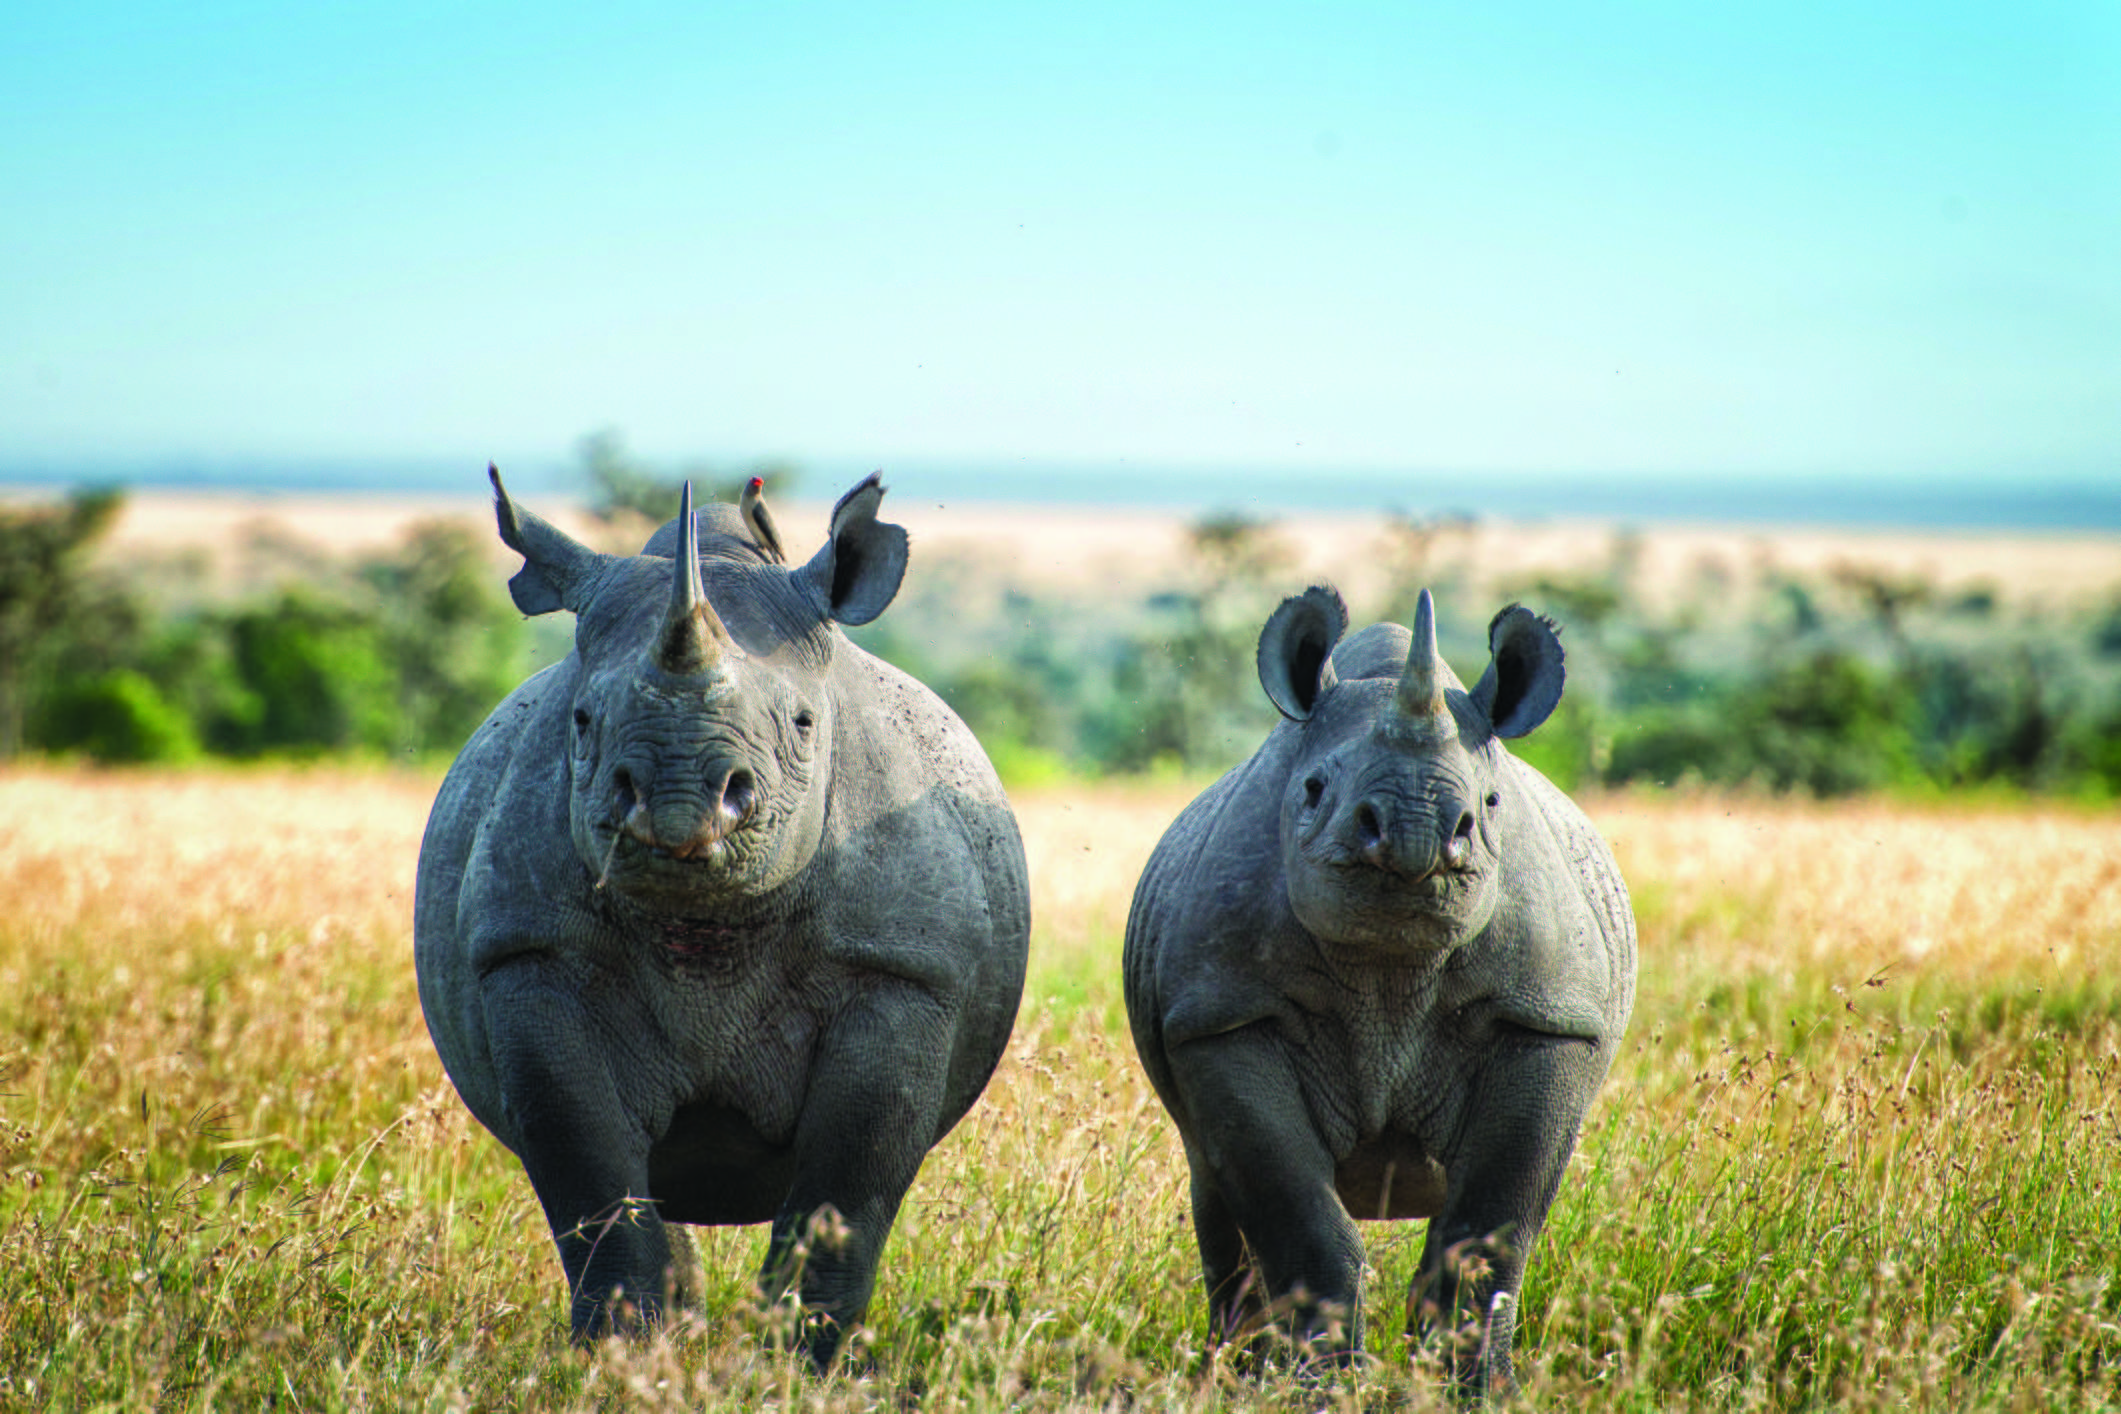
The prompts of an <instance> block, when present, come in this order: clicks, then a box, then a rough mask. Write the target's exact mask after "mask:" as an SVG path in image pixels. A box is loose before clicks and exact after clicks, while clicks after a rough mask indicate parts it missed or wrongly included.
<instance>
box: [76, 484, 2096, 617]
mask: <svg viewBox="0 0 2121 1414" xmlns="http://www.w3.org/2000/svg"><path fill="white" fill-rule="evenodd" d="M523 501H524V504H526V505H528V506H530V507H531V508H532V509H534V510H536V511H537V512H538V513H539V514H541V515H543V516H545V517H546V518H547V519H548V520H551V521H553V522H554V523H555V524H557V525H559V526H560V527H561V528H563V529H565V530H567V531H568V532H569V533H570V534H573V535H576V536H578V537H580V538H583V539H585V540H588V541H591V542H592V543H596V544H598V545H599V546H600V548H605V549H608V550H612V551H631V550H633V549H636V548H638V546H639V543H640V541H641V539H642V538H644V536H645V527H633V528H622V529H619V530H612V529H610V528H608V527H603V526H600V525H599V524H598V523H597V522H596V521H595V520H594V519H592V518H591V517H589V516H588V515H587V514H586V513H585V512H584V511H583V510H582V509H581V507H580V506H579V504H576V503H573V502H570V501H566V500H553V499H549V498H545V497H538V496H529V497H524V498H523ZM885 504H886V508H887V515H888V517H889V518H892V519H895V520H897V521H898V522H900V523H901V524H903V525H905V526H906V527H907V529H908V530H909V532H910V533H911V534H912V536H913V541H914V547H915V548H914V553H915V557H916V558H915V563H916V565H918V564H920V563H921V562H922V561H923V560H925V559H930V558H933V559H935V560H948V561H952V562H955V563H958V564H962V565H964V566H966V567H967V569H968V570H969V571H971V572H973V573H976V574H998V575H1000V576H1001V577H1002V579H1003V580H1004V581H1006V582H1010V583H1015V584H1018V585H1021V586H1023V587H1024V588H1026V589H1028V590H1031V591H1034V592H1046V593H1064V594H1069V595H1080V596H1096V595H1103V594H1110V593H1116V592H1119V593H1124V592H1135V591H1138V590H1141V589H1143V588H1145V587H1155V586H1158V585H1160V584H1162V583H1163V582H1165V580H1167V579H1168V578H1169V577H1170V576H1171V575H1173V574H1174V573H1175V568H1174V567H1176V566H1180V565H1182V564H1183V563H1184V562H1185V546H1186V540H1187V528H1188V524H1189V522H1188V520H1187V519H1186V518H1185V517H1183V516H1179V515H1175V514H1171V513H1168V512H1161V511H1152V510H1125V509H1111V508H1086V507H1067V506H1023V505H1000V504H981V503H977V502H944V503H938V502H936V501H935V500H934V499H933V498H932V497H923V496H921V495H920V494H919V489H918V486H917V485H915V484H910V483H909V484H901V485H898V486H897V487H896V489H895V490H894V492H893V494H892V495H891V496H890V497H889V498H888V499H887V501H886V503H885ZM830 509H831V506H830V502H827V501H811V500H795V501H790V502H788V503H786V504H785V505H780V504H777V505H776V507H775V514H776V516H777V518H778V520H779V522H780V526H781V534H782V538H783V539H784V540H785V541H786V542H787V544H788V545H789V546H790V549H791V553H794V554H797V555H799V557H803V558H807V556H808V554H809V552H810V550H811V549H812V548H813V547H815V546H817V545H819V544H821V543H822V542H823V538H824V529H825V518H826V515H827V513H828V512H829V510H830ZM436 518H440V519H447V520H455V521H460V522H462V523H464V524H466V525H469V526H471V527H473V528H474V529H475V530H476V532H477V533H478V534H479V535H480V536H481V537H482V538H484V539H485V540H486V541H488V542H489V543H490V544H491V545H492V547H493V555H494V563H495V564H496V565H497V566H499V565H502V564H505V563H513V559H512V557H511V556H510V555H509V554H508V553H507V551H506V550H505V548H504V547H502V546H501V544H500V542H499V540H498V538H497V537H495V536H494V534H493V519H492V512H491V510H490V508H489V504H488V501H487V498H486V496H485V494H484V487H483V486H482V485H479V484H476V482H475V481H474V482H473V483H471V484H467V487H466V490H465V493H464V494H463V495H459V496H444V495H430V496H381V495H378V496H358V495H343V496H310V495H300V494H286V495H274V496H237V495H219V494H210V493H199V492H169V491H155V490H142V491H135V492H133V493H131V494H130V495H129V497H128V500H127V503H126V506H125V510H124V512H123V514H122V516H121V518H120V520H119V522H118V524H117V526H116V528H115V529H114V531H113V532H112V534H111V536H110V537H109V539H108V540H107V541H106V542H105V544H104V546H103V547H102V549H101V552H100V553H101V554H102V555H103V557H104V559H105V560H106V561H107V562H109V563H112V564H137V563H138V562H139V561H140V560H141V559H142V558H143V557H157V556H161V557H182V556H191V557H194V558H195V559H198V560H201V561H203V562H204V563H205V564H206V565H208V566H209V567H210V568H211V569H212V571H213V573H214V575H215V577H216V578H217V579H218V581H219V582H221V583H222V584H224V585H234V584H237V583H239V582H240V581H241V579H242V578H243V574H244V569H245V565H246V557H247V556H248V558H249V559H250V560H256V559H257V558H258V557H257V556H255V555H252V554H250V553H249V552H248V551H247V550H246V546H248V545H254V544H257V543H263V544H265V545H268V546H270V545H271V544H273V543H275V542H279V543H283V544H284V543H285V542H289V541H295V542H301V543H304V544H309V545H314V546H319V547H323V549H324V550H325V552H326V553H329V554H334V555H341V556H345V555H354V554H361V553H374V552H379V551H383V550H387V549H389V548H391V547H392V546H394V545H396V544H398V543H399V542H401V541H402V540H403V539H404V537H405V535H406V533H407V531H408V530H409V529H410V528H411V527H412V526H413V525H415V524H416V523H418V522H419V521H422V520H427V519H436ZM1275 530H1276V534H1277V535H1278V536H1279V538H1280V539H1281V541H1282V543H1283V546H1284V548H1285V550H1286V560H1285V565H1284V568H1283V569H1282V571H1281V573H1282V574H1284V575H1285V576H1286V578H1287V579H1288V581H1289V582H1290V583H1291V584H1292V585H1294V584H1298V583H1305V582H1311V581H1315V580H1327V581H1331V582H1333V583H1336V584H1338V585H1339V586H1340V588H1341V589H1342V591H1343V592H1344V593H1346V594H1347V595H1348V597H1349V599H1350V602H1353V603H1370V602H1377V601H1379V600H1380V599H1381V598H1383V597H1384V596H1385V595H1386V594H1387V593H1388V592H1389V591H1391V590H1392V589H1394V588H1396V587H1397V585H1396V584H1395V582H1394V581H1395V577H1396V576H1397V575H1398V574H1399V573H1400V572H1401V571H1400V569H1399V562H1398V561H1397V560H1396V559H1395V554H1396V552H1395V550H1394V548H1393V542H1392V535H1391V532H1390V529H1389V524H1388V522H1387V521H1386V519H1385V518H1384V517H1382V516H1379V515H1353V514H1350V515H1312V516H1295V517H1289V518H1287V519H1284V520H1281V521H1278V522H1276V526H1275ZM1618 534H1619V527H1617V526H1616V525H1613V524H1607V523H1600V522H1581V521H1542V520H1525V521H1522V522H1512V521H1505V520H1483V521H1479V522H1475V523H1473V524H1471V525H1470V526H1467V527H1464V528H1462V529H1459V530H1454V531H1450V532H1447V533H1446V534H1445V535H1444V536H1443V537H1442V538H1440V539H1439V540H1438V541H1437V542H1436V544H1435V546H1434V549H1433V552H1432V555H1433V559H1432V563H1434V564H1437V565H1439V566H1442V567H1448V568H1449V569H1451V570H1452V571H1453V572H1454V573H1457V574H1459V575H1460V576H1462V577H1463V579H1464V581H1465V582H1466V583H1467V584H1469V585H1470V586H1472V587H1473V588H1474V589H1475V590H1476V591H1478V592H1480V593H1483V594H1492V593H1497V592H1503V587H1504V586H1508V585H1510V584H1513V583H1520V582H1522V581H1524V580H1526V579H1528V578H1531V577H1536V576H1538V575H1542V574H1551V575H1567V574H1574V573H1583V572H1586V571H1591V570H1595V569H1598V568H1600V567H1602V566H1603V565H1605V564H1606V563H1607V562H1608V561H1609V560H1610V558H1611V557H1612V555H1613V553H1614V548H1615V544H1616V536H1617V535H1618ZM1630 535H1631V536H1632V537H1633V539H1634V541H1635V544H1636V547H1637V548H1636V551H1635V553H1636V554H1637V555H1638V556H1639V558H1638V559H1637V561H1636V565H1637V580H1638V587H1639V589H1640V592H1641V593H1642V594H1643V595H1644V596H1645V598H1646V599H1647V600H1648V601H1649V602H1650V603H1651V604H1653V605H1655V606H1659V607H1670V606H1671V605H1673V604H1675V603H1677V602H1678V601H1679V600H1680V599H1681V598H1682V597H1684V596H1686V595H1689V594H1698V593H1700V592H1701V590H1700V586H1701V584H1702V582H1703V581H1702V576H1703V575H1704V574H1708V575H1710V576H1713V577H1719V578H1718V582H1734V583H1738V584H1745V583H1749V582H1751V581H1753V580H1754V579H1756V578H1757V577H1758V576H1759V575H1760V574H1761V572H1763V571H1764V570H1767V569H1770V568H1772V569H1774V570H1776V571H1778V572H1781V573H1788V574H1799V575H1805V576H1820V575H1825V574H1827V573H1829V572H1831V571H1833V570H1835V569H1837V568H1842V567H1855V568H1859V569H1862V570H1866V571H1869V572H1872V573H1876V574H1883V575H1887V576H1890V577H1892V578H1894V579H1900V580H1905V579H1922V580H1925V581H1927V582H1929V583H1931V584H1932V585H1934V586H1935V587H1937V588H1938V589H1939V590H1940V591H1941V592H1943V593H1945V594H1947V595H1949V594H1952V593H1954V592H1957V591H1960V590H1966V589H1973V588H1981V587H1986V588H1989V589H1991V590H1993V591H1994V592H1996V593H1997V595H1998V596H1999V598H2000V599H2001V600H2002V601H2003V602H2005V603H2007V604H2012V605H2022V606H2026V607H2034V608H2040V609H2046V610H2049V611H2063V610H2069V609H2079V608H2083V607H2085V606H2088V605H2092V604H2099V603H2104V602H2106V601H2108V600H2110V599H2111V598H2112V597H2113V596H2114V594H2115V593H2116V591H2117V589H2121V535H2114V534H2110V533H2109V534H2063V533H2058V534H2031V533H2026V534H2016V535H2010V534H1991V533H1986V532H1961V531H1935V532H1922V531H1857V530H1823V529H1816V528H1801V527H1760V528H1733V527H1727V526H1690V525H1654V526H1649V527H1644V528H1638V529H1636V530H1634V531H1631V532H1630ZM266 563H267V565H268V566H274V565H280V564H283V563H284V557H283V559H281V560H274V559H272V558H271V557H270V556H267V557H266Z"/></svg>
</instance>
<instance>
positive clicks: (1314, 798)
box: [1304, 776, 1326, 810]
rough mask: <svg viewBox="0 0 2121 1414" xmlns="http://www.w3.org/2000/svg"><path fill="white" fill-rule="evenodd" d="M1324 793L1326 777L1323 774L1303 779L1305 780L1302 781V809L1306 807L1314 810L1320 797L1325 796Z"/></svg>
mask: <svg viewBox="0 0 2121 1414" xmlns="http://www.w3.org/2000/svg"><path fill="white" fill-rule="evenodd" d="M1325 793H1326V778H1325V777H1324V776H1313V777H1311V778H1310V779H1309V780H1307V781H1305V782H1304V809H1306V810H1315V809H1317V807H1318V802H1319V801H1320V799H1322V798H1323V797H1324V796H1325Z"/></svg>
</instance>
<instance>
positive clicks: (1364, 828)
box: [1355, 800, 1385, 851]
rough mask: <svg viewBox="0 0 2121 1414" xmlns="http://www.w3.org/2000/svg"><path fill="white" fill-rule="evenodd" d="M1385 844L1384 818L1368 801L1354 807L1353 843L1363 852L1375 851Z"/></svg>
mask: <svg viewBox="0 0 2121 1414" xmlns="http://www.w3.org/2000/svg"><path fill="white" fill-rule="evenodd" d="M1384 842H1385V822H1384V817H1383V816H1382V815H1380V814H1379V813H1378V811H1377V807H1376V806H1375V805H1372V804H1371V803H1370V802H1369V801H1367V800H1366V801H1364V802H1362V804H1360V805H1358V806H1356V807H1355V843H1356V845H1357V846H1358V847H1359V848H1361V849H1363V850H1364V851H1370V850H1375V849H1376V848H1378V847H1379V846H1380V845H1382V844H1383V843H1384Z"/></svg>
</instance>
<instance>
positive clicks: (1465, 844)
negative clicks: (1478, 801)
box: [1443, 810, 1473, 869]
mask: <svg viewBox="0 0 2121 1414" xmlns="http://www.w3.org/2000/svg"><path fill="white" fill-rule="evenodd" d="M1443 858H1444V863H1445V864H1447V865H1448V866H1450V867H1451V868H1453V869H1463V868H1465V867H1466V866H1467V865H1468V864H1471V863H1472V862H1473V812H1472V811H1470V810H1468V811H1465V812H1463V813H1461V814H1460V815H1459V817H1458V828H1457V829H1456V830H1453V831H1452V832H1451V838H1450V839H1449V840H1447V841H1446V842H1445V843H1444V847H1443Z"/></svg>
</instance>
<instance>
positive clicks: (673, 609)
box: [655, 481, 731, 677]
mask: <svg viewBox="0 0 2121 1414" xmlns="http://www.w3.org/2000/svg"><path fill="white" fill-rule="evenodd" d="M673 570H674V573H673V577H672V581H671V586H670V609H669V612H667V613H666V614H665V615H664V616H663V632H662V635H661V636H660V637H659V638H658V639H657V641H656V651H655V662H656V666H657V667H659V668H661V669H662V670H663V671H664V672H666V673H669V674H671V675H672V676H675V677H697V676H702V675H705V674H711V673H713V672H714V671H715V670H716V669H717V668H719V667H720V666H721V664H722V659H723V657H724V656H725V654H726V652H727V650H728V648H729V646H730V643H731V640H730V637H729V630H728V629H727V628H726V627H725V626H724V625H723V623H722V619H721V616H720V615H719V614H717V613H715V611H714V605H713V604H712V603H710V602H708V599H707V590H706V588H705V587H704V586H703V585H702V584H701V583H700V531H699V525H698V522H696V521H695V520H694V519H693V515H692V483H691V482H689V481H688V482H686V483H685V494H684V498H683V499H682V500H681V501H680V502H679V505H678V553H677V559H676V560H675V562H674V565H673Z"/></svg>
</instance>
